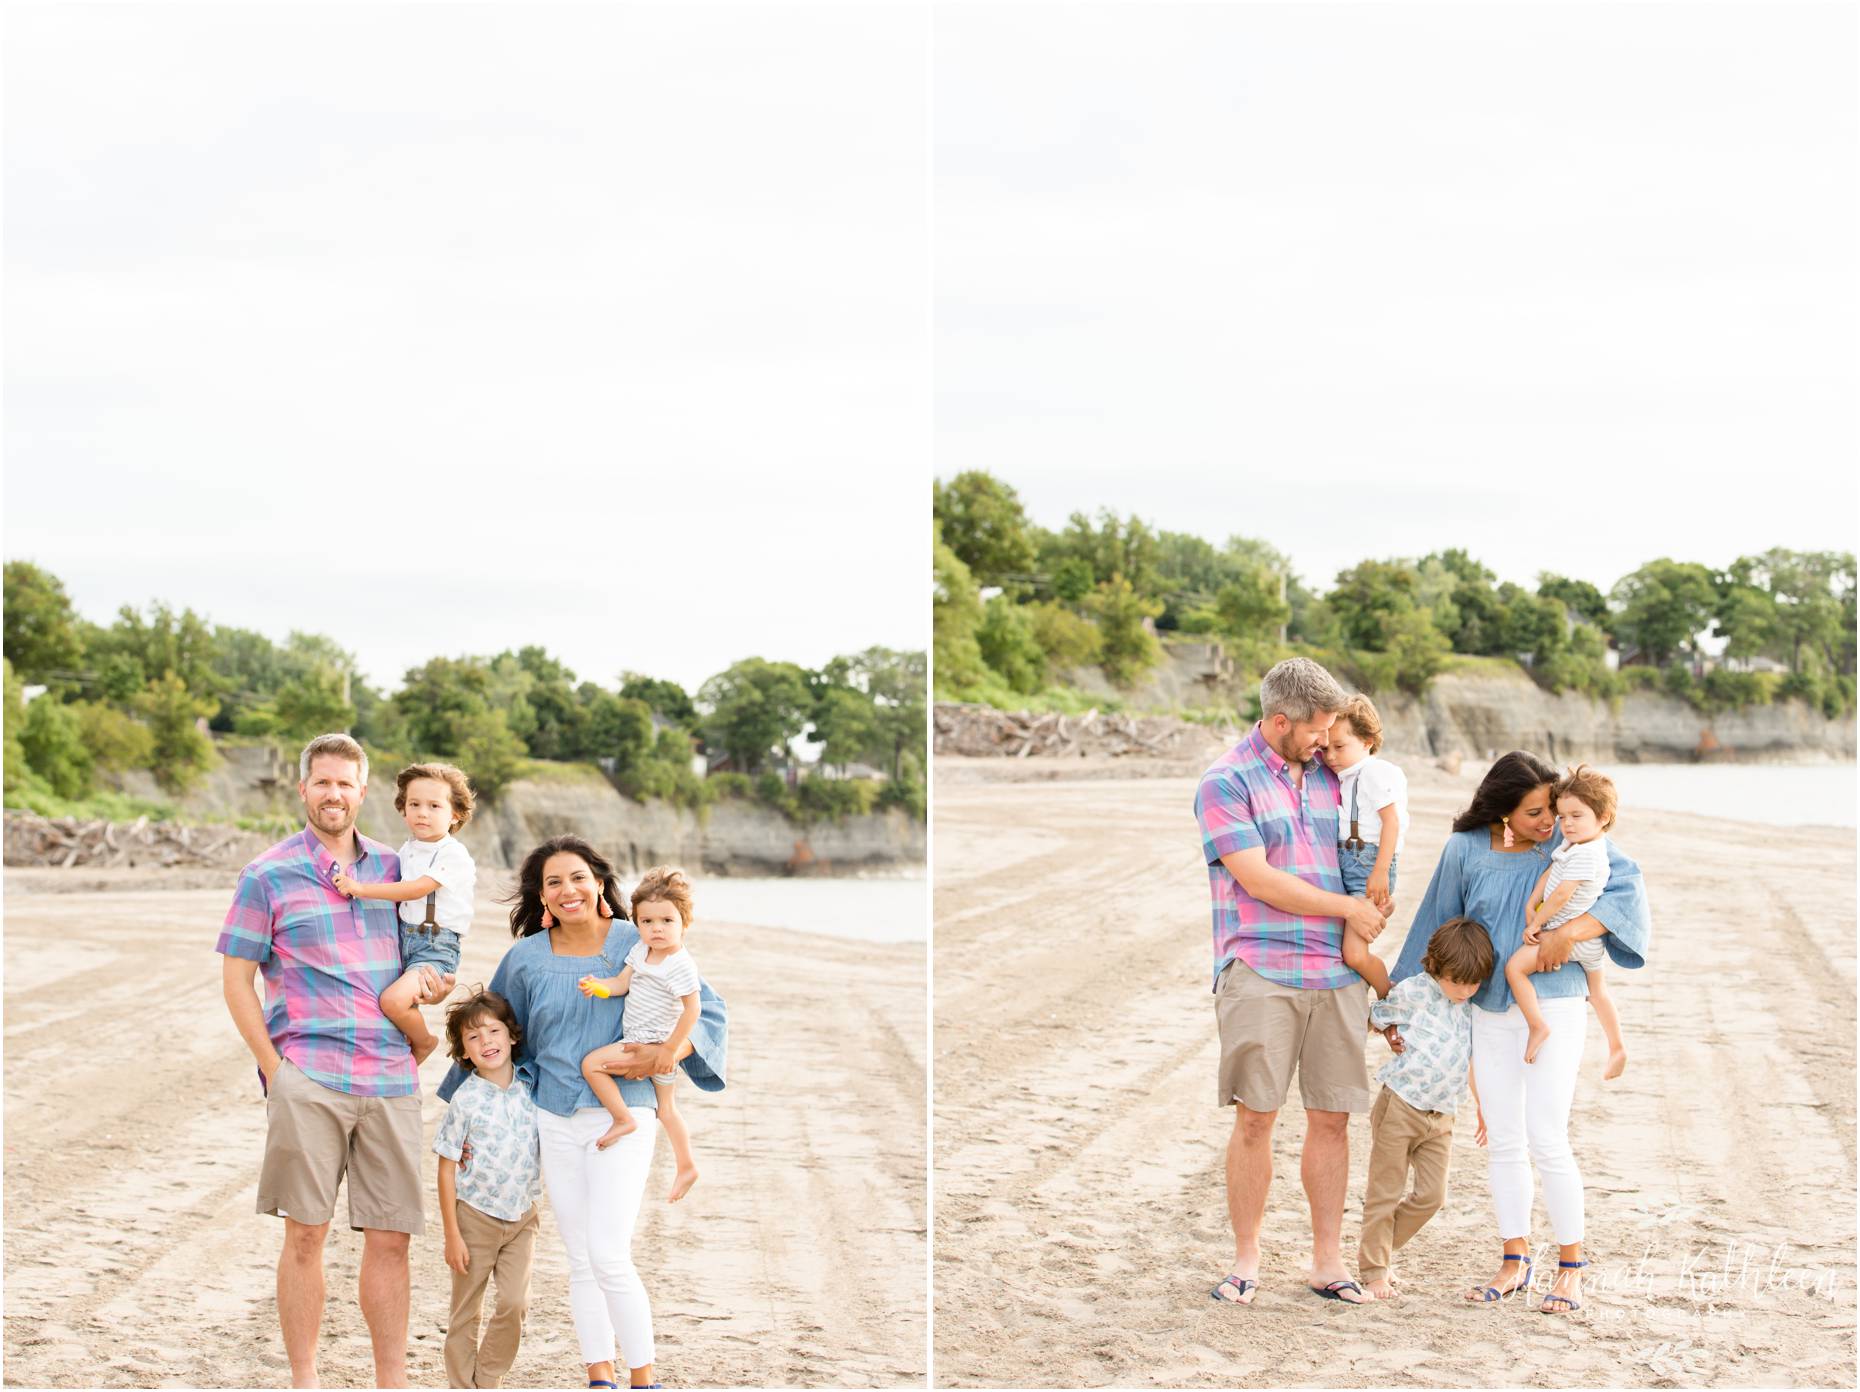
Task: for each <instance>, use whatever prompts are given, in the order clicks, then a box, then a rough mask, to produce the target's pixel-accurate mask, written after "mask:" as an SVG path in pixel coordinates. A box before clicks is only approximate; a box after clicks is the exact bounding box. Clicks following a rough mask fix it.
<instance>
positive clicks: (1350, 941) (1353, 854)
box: [1324, 696, 1408, 999]
mask: <svg viewBox="0 0 1860 1392" xmlns="http://www.w3.org/2000/svg"><path fill="white" fill-rule="evenodd" d="M1328 738H1329V743H1328V744H1327V745H1326V746H1325V749H1324V762H1325V763H1326V764H1327V765H1329V766H1330V771H1331V772H1332V773H1334V774H1336V775H1337V788H1338V794H1339V796H1340V797H1341V798H1342V802H1341V804H1340V806H1339V807H1338V811H1337V868H1338V869H1339V870H1341V871H1342V872H1343V892H1344V893H1345V894H1349V895H1352V896H1355V897H1359V898H1364V899H1369V900H1372V901H1373V902H1374V903H1376V904H1377V905H1378V906H1380V907H1381V908H1383V909H1384V910H1386V909H1388V908H1389V907H1390V905H1391V904H1392V903H1393V902H1394V896H1395V863H1396V861H1397V860H1398V859H1399V858H1400V855H1401V841H1402V837H1403V836H1404V835H1406V834H1407V831H1408V778H1407V775H1405V774H1404V773H1403V772H1402V771H1401V770H1400V769H1398V768H1396V767H1395V765H1393V764H1391V763H1390V762H1389V761H1388V760H1387V759H1384V758H1380V757H1378V755H1377V751H1378V750H1380V749H1381V748H1382V717H1381V716H1379V715H1377V714H1376V708H1375V706H1374V704H1372V703H1371V701H1370V699H1369V698H1368V697H1367V696H1352V697H1351V698H1350V699H1349V702H1348V703H1347V704H1346V705H1345V706H1344V708H1343V709H1342V710H1340V711H1338V712H1337V719H1336V720H1335V721H1334V722H1332V724H1331V727H1330V733H1329V737H1328ZM1343 961H1344V965H1345V966H1347V967H1349V968H1350V969H1351V970H1352V971H1354V972H1355V973H1356V974H1357V975H1359V976H1361V977H1362V978H1363V979H1364V980H1365V981H1367V982H1368V983H1369V984H1370V985H1371V986H1373V987H1375V990H1376V996H1377V998H1378V999H1381V998H1383V997H1386V996H1387V995H1388V993H1389V972H1388V968H1387V967H1385V966H1383V965H1382V959H1381V958H1379V957H1377V956H1376V955H1375V954H1374V953H1373V952H1371V951H1370V950H1369V944H1368V943H1367V942H1365V941H1364V940H1363V939H1361V938H1359V937H1357V936H1356V935H1355V934H1354V933H1352V932H1351V931H1350V930H1349V929H1348V928H1347V927H1346V928H1345V929H1344V931H1343Z"/></svg>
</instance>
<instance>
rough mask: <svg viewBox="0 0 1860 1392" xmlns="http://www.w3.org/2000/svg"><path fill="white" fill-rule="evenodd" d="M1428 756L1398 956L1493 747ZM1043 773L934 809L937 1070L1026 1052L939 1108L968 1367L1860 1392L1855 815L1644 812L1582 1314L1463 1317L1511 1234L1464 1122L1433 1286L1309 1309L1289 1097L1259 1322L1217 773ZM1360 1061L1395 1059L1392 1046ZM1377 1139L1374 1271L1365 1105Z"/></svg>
mask: <svg viewBox="0 0 1860 1392" xmlns="http://www.w3.org/2000/svg"><path fill="white" fill-rule="evenodd" d="M966 762H968V763H970V764H973V763H976V762H980V761H974V760H971V761H966ZM986 762H989V763H994V764H1001V763H1004V762H1012V763H1017V764H1020V765H1022V766H1023V769H1024V766H1025V765H1026V764H1028V763H1031V762H1032V760H1031V759H1028V760H1014V761H1003V760H999V759H993V760H988V761H986ZM1068 762H1085V761H1076V760H1075V761H1068ZM1398 762H1399V760H1398ZM1404 767H1405V768H1406V771H1407V772H1408V773H1409V775H1410V807H1411V813H1412V826H1411V829H1410V832H1409V836H1408V840H1407V844H1406V846H1405V848H1404V851H1403V855H1402V865H1401V875H1400V883H1399V885H1398V888H1397V892H1396V900H1397V912H1396V916H1395V918H1394V919H1392V920H1391V923H1390V927H1389V929H1388V931H1387V932H1385V933H1384V934H1383V935H1382V937H1381V938H1380V939H1378V941H1377V943H1376V944H1375V951H1376V952H1377V955H1378V956H1380V957H1381V958H1382V959H1383V960H1384V961H1385V962H1387V961H1392V960H1393V959H1394V956H1395V954H1396V953H1397V952H1398V951H1399V949H1400V946H1401V943H1402V940H1403V938H1404V937H1405V935H1406V933H1407V931H1408V928H1409V926H1410V923H1411V921H1412V918H1413V912H1414V908H1415V907H1416V906H1417V905H1418V904H1419V902H1420V900H1421V897H1422V893H1423V891H1424V889H1425V887H1426V884H1427V881H1428V879H1429V877H1430V875H1431V872H1432V869H1433V866H1434V863H1435V861H1436V859H1437V857H1438V855H1439V851H1440V847H1441V845H1442V843H1443V842H1444V839H1445V834H1446V826H1447V822H1448V820H1449V819H1450V817H1451V815H1452V814H1453V813H1454V812H1455V811H1457V810H1458V809H1459V808H1460V807H1463V806H1464V805H1465V803H1466V800H1467V798H1468V797H1469V796H1470V794H1471V791H1472V788H1473V787H1474V786H1475V783H1476V774H1475V772H1474V771H1473V769H1472V768H1471V767H1470V766H1466V767H1463V769H1462V772H1461V774H1460V775H1459V776H1457V777H1456V776H1453V775H1449V774H1447V773H1445V772H1444V771H1442V770H1440V769H1437V768H1430V767H1416V766H1413V765H1405V766H1404ZM940 770H941V761H939V771H940ZM1043 772H1045V771H1043V770H1039V769H1035V770H1032V771H1026V772H1024V773H1022V774H1021V776H1017V777H1008V778H987V777H983V776H970V777H968V778H961V777H959V778H957V779H955V780H952V781H950V782H947V783H943V782H939V785H938V797H937V799H936V803H935V808H934V811H935V819H934V821H935V830H934V835H933V845H934V847H935V849H936V860H937V863H936V871H935V873H936V883H937V891H938V893H937V920H936V943H937V953H936V997H937V1017H938V1031H937V1039H936V1051H937V1058H938V1061H939V1063H947V1065H948V1066H951V1067H956V1066H959V1065H960V1060H962V1059H965V1058H977V1057H981V1058H989V1059H994V1060H997V1061H998V1067H997V1070H996V1073H997V1077H998V1079H999V1081H998V1085H995V1086H991V1087H990V1088H988V1089H977V1090H973V1091H970V1092H965V1093H956V1092H954V1091H951V1090H943V1091H941V1092H939V1094H938V1096H937V1099H936V1128H935V1140H936V1167H937V1168H936V1185H937V1198H936V1215H937V1235H936V1249H935V1250H936V1257H935V1261H936V1268H937V1302H938V1303H937V1323H936V1344H937V1367H938V1381H939V1382H940V1383H942V1384H944V1385H949V1386H977V1387H981V1386H1004V1385H1006V1386H1012V1385H1028V1384H1030V1383H1031V1384H1038V1385H1060V1386H1065V1385H1075V1386H1084V1387H1095V1386H1115V1385H1132V1384H1135V1385H1163V1386H1190V1387H1192V1386H1244V1387H1272V1386H1313V1387H1324V1386H1331V1387H1374V1386H1437V1387H1460V1386H1466V1387H1479V1386H1491V1385H1493V1384H1494V1382H1496V1383H1498V1384H1499V1385H1526V1386H1566V1385H1569V1386H1595V1387H1603V1386H1613V1385H1619V1384H1621V1383H1622V1382H1623V1381H1632V1382H1633V1383H1635V1384H1637V1385H1648V1386H1661V1385H1664V1386H1674V1385H1680V1386H1683V1385H1714V1386H1733V1385H1735V1386H1749V1385H1769V1386H1776V1385H1797V1386H1805V1385H1806V1386H1829V1387H1846V1386H1851V1385H1852V1384H1853V1378H1854V1372H1855V1364H1854V1294H1855V1292H1854V1269H1853V1260H1852V1246H1853V1238H1854V1231H1853V1228H1852V1216H1851V1215H1852V1199H1853V1187H1854V1168H1855V1157H1854V1091H1853V1079H1854V1016H1853V982H1854V901H1853V893H1852V886H1853V880H1854V845H1855V843H1854V833H1853V829H1852V828H1846V827H1842V828H1830V829H1805V828H1783V827H1776V826H1771V825H1767V824H1758V823H1735V822H1728V821H1725V820H1723V819H1718V818H1713V817H1707V816H1698V815H1695V814H1687V813H1666V812H1656V811H1652V810H1649V809H1644V808H1634V807H1631V806H1630V807H1628V808H1627V809H1626V810H1625V811H1624V812H1623V813H1622V816H1621V824H1620V827H1619V837H1620V843H1621V846H1622V848H1623V850H1624V851H1625V852H1626V853H1628V854H1629V855H1632V856H1634V857H1635V858H1636V859H1637V860H1639V861H1640V863H1641V865H1642V867H1643V871H1644V872H1645V874H1646V877H1647V882H1648V893H1649V897H1650V899H1651V901H1652V904H1653V910H1654V923H1655V929H1654V939H1653V944H1652V950H1651V954H1650V958H1649V963H1648V966H1647V968H1645V969H1643V970H1641V971H1638V972H1630V971H1623V970H1619V969H1617V970H1613V971H1611V973H1610V977H1609V979H1610V983H1611V989H1612V990H1613V992H1614V994H1615V996H1616V999H1617V1002H1618V1006H1619V1009H1620V1011H1621V1016H1622V1024H1623V1028H1624V1031H1625V1033H1626V1037H1627V1045H1628V1049H1629V1055H1630V1058H1629V1064H1628V1069H1627V1072H1626V1074H1625V1075H1623V1077H1622V1078H1620V1079H1618V1080H1616V1081H1614V1082H1611V1083H1608V1084H1606V1085H1604V1084H1603V1083H1602V1082H1601V1077H1600V1074H1601V1063H1602V1058H1603V1050H1602V1047H1601V1034H1600V1028H1599V1026H1598V1025H1596V1024H1595V1023H1594V1020H1593V1015H1592V1014H1591V1016H1590V1019H1589V1022H1588V1026H1587V1028H1588V1035H1587V1039H1586V1048H1585V1053H1584V1059H1583V1071H1582V1079H1581V1082H1580V1084H1579V1086H1578V1090H1577V1094H1576V1101H1575V1108H1574V1111H1573V1113H1572V1124H1571V1136H1572V1141H1573V1143H1574V1145H1575V1147H1576V1152H1577V1157H1578V1161H1579V1163H1580V1164H1581V1166H1582V1169H1583V1175H1584V1185H1585V1194H1586V1198H1587V1210H1588V1231H1587V1234H1586V1239H1587V1245H1588V1255H1589V1257H1590V1260H1591V1261H1592V1262H1593V1263H1594V1265H1593V1267H1592V1268H1591V1270H1590V1272H1589V1273H1588V1274H1589V1277H1590V1280H1589V1281H1588V1282H1587V1283H1586V1294H1585V1296H1584V1297H1583V1304H1584V1309H1583V1311H1582V1312H1581V1314H1580V1316H1578V1317H1577V1318H1575V1319H1572V1320H1556V1319H1548V1318H1543V1317H1540V1316H1538V1315H1537V1314H1536V1313H1535V1312H1534V1304H1533V1305H1526V1304H1523V1303H1521V1302H1516V1301H1511V1302H1505V1303H1504V1304H1503V1305H1500V1306H1492V1307H1472V1306H1467V1305H1464V1304H1462V1303H1461V1302H1460V1300H1459V1292H1460V1290H1461V1289H1462V1287H1463V1286H1464V1285H1465V1284H1467V1283H1469V1282H1470V1281H1472V1280H1474V1279H1475V1278H1476V1279H1478V1280H1479V1281H1480V1282H1481V1283H1483V1281H1484V1280H1485V1279H1489V1277H1490V1274H1491V1271H1492V1270H1493V1265H1494V1262H1495V1253H1496V1249H1497V1245H1498V1244H1497V1240H1496V1238H1495V1236H1494V1233H1493V1225H1492V1211H1491V1202H1490V1190H1489V1188H1488V1186H1487V1183H1486V1176H1485V1169H1486V1162H1487V1153H1486V1151H1485V1150H1484V1149H1482V1148H1480V1147H1477V1146H1475V1145H1474V1144H1473V1141H1472V1130H1473V1126H1472V1118H1471V1114H1470V1110H1469V1109H1467V1110H1463V1112H1462V1115H1461V1116H1460V1118H1459V1120H1458V1124H1457V1126H1456V1129H1455V1136H1454V1146H1453V1168H1452V1173H1451V1177H1450V1181H1449V1193H1448V1198H1447V1203H1446V1206H1445V1207H1444V1208H1443V1209H1442V1210H1441V1211H1440V1213H1438V1214H1437V1215H1436V1216H1435V1217H1434V1219H1433V1220H1432V1221H1431V1222H1430V1223H1429V1224H1428V1225H1427V1226H1426V1227H1425V1228H1424V1229H1423V1230H1422V1231H1421V1233H1420V1234H1418V1235H1417V1236H1416V1238H1415V1239H1414V1241H1413V1242H1412V1243H1411V1244H1410V1245H1409V1246H1408V1247H1406V1248H1404V1249H1403V1250H1402V1252H1401V1253H1400V1254H1399V1256H1398V1258H1397V1267H1398V1271H1399V1273H1400V1274H1401V1275H1402V1277H1403V1278H1404V1279H1405V1284H1406V1287H1407V1290H1406V1293H1405V1294H1404V1296H1403V1297H1402V1298H1401V1299H1400V1300H1397V1301H1390V1302H1386V1303H1380V1304H1376V1305H1371V1306H1368V1307H1366V1308H1355V1307H1342V1306H1338V1305H1333V1304H1329V1303H1327V1302H1321V1301H1319V1300H1318V1299H1317V1298H1316V1297H1313V1296H1309V1295H1306V1294H1305V1293H1304V1291H1303V1289H1302V1283H1303V1273H1304V1269H1305V1267H1304V1264H1305V1262H1306V1260H1307V1259H1308V1255H1309V1240H1310V1230H1309V1219H1308V1215H1307V1211H1306V1208H1305V1200H1304V1194H1303V1192H1302V1189H1301V1188H1300V1186H1299V1183H1298V1155H1299V1147H1300V1141H1301V1139H1302V1134H1303V1129H1304V1128H1303V1119H1302V1118H1301V1117H1300V1116H1299V1115H1298V1113H1299V1111H1300V1110H1301V1106H1300V1103H1299V1101H1298V1096H1297V1092H1296V1089H1295V1088H1294V1091H1293V1093H1292V1096H1291V1097H1290V1098H1289V1099H1288V1100H1287V1102H1286V1104H1285V1107H1284V1109H1283V1112H1284V1114H1283V1115H1282V1116H1281V1117H1280V1118H1279V1122H1278V1125H1277V1127H1276V1128H1275V1132H1274V1145H1273V1168H1274V1180H1273V1185H1272V1189H1271V1191H1270V1193H1269V1197H1268V1205H1267V1213H1266V1221H1265V1226H1264V1230H1263V1233H1262V1238H1263V1246H1264V1260H1263V1263H1262V1267H1261V1278H1262V1280H1261V1290H1260V1294H1259V1298H1258V1299H1257V1300H1256V1301H1255V1303H1254V1305H1253V1306H1251V1307H1249V1308H1244V1309H1242V1308H1235V1307H1232V1306H1218V1305H1216V1304H1215V1303H1214V1302H1212V1301H1211V1300H1209V1299H1208V1288H1209V1287H1210V1286H1211V1285H1213V1283H1214V1282H1215V1280H1216V1279H1218V1277H1219V1276H1220V1274H1221V1273H1222V1272H1223V1271H1225V1270H1227V1268H1228V1262H1229V1260H1230V1258H1231V1255H1232V1236H1231V1231H1230V1229H1229V1226H1228V1219H1227V1212H1226V1203H1225V1191H1224V1182H1223V1156H1224V1150H1225V1144H1226V1139H1227V1136H1228V1134H1229V1132H1230V1131H1231V1128H1232V1117H1231V1113H1230V1112H1228V1111H1227V1110H1226V1109H1224V1108H1221V1107H1219V1106H1217V1105H1216V1101H1215V1097H1214V1087H1213V1082H1214V1077H1215V1059H1216V1055H1217V1052H1218V1048H1217V1041H1216V1037H1215V1031H1214V1027H1213V1012H1212V1009H1211V1007H1210V1005H1209V999H1210V998H1209V996H1208V994H1207V986H1208V974H1207V973H1208V952H1209V947H1208V907H1207V879H1206V871H1205V868H1204V867H1203V866H1202V865H1201V858H1200V855H1199V853H1198V840H1197V834H1196V830H1195V824H1194V817H1193V811H1192V799H1193V793H1194V786H1195V781H1196V775H1197V774H1198V773H1199V772H1200V769H1199V768H1198V767H1197V768H1195V769H1193V770H1192V771H1188V772H1182V771H1176V772H1171V773H1167V774H1162V775H1158V776H1150V777H1136V778H1132V777H1117V776H1115V775H1112V776H1109V777H1102V778H1097V779H1087V778H1078V777H1073V778H1060V779H1048V778H1045V777H1041V776H1039V775H1040V774H1041V773H1043ZM1611 834H1613V833H1611ZM1138 901H1140V902H1141V904H1142V909H1141V912H1140V913H1136V914H1133V913H1132V912H1131V911H1130V909H1129V905H1130V904H1132V903H1133V902H1138ZM1107 1021H1109V1022H1113V1023H1114V1028H1106V1022H1107ZM1377 1049H1381V1050H1382V1052H1381V1055H1380V1056H1378V1054H1377V1053H1376V1052H1375V1051H1376V1050H1377ZM1365 1051H1366V1052H1365V1058H1366V1060H1367V1061H1368V1062H1369V1064H1370V1073H1371V1077H1372V1078H1373V1076H1374V1073H1375V1071H1376V1069H1378V1068H1379V1067H1380V1066H1381V1064H1382V1062H1383V1061H1384V1060H1385V1059H1386V1057H1387V1051H1386V1046H1383V1045H1382V1043H1381V1041H1380V1040H1379V1039H1376V1038H1374V1037H1373V1036H1372V1037H1370V1038H1369V1039H1367V1040H1366V1041H1365ZM1707 1081H1708V1082H1709V1091H1708V1090H1706V1086H1705V1084H1706V1083H1707ZM1350 1141H1351V1145H1350V1162H1351V1179H1350V1182H1349V1187H1348V1191H1347V1192H1348V1199H1347V1201H1346V1208H1345V1215H1344V1223H1343V1244H1344V1252H1345V1258H1346V1261H1347V1262H1348V1263H1349V1265H1350V1266H1351V1268H1352V1270H1353V1271H1354V1269H1355V1264H1356V1238H1357V1230H1358V1224H1359V1222H1360V1216H1361V1204H1362V1196H1363V1174H1364V1167H1365V1165H1366V1162H1367V1158H1368V1148H1369V1147H1368V1141H1369V1132H1368V1125H1367V1118H1356V1119H1353V1121H1352V1123H1351V1126H1350ZM1537 1213H1538V1217H1537V1219H1536V1222H1535V1228H1534V1245H1535V1246H1537V1247H1539V1248H1541V1247H1543V1246H1544V1245H1545V1244H1546V1243H1547V1241H1548V1239H1549V1230H1548V1227H1547V1223H1546V1220H1545V1219H1544V1217H1543V1215H1542V1208H1541V1202H1540V1203H1539V1205H1538V1209H1537ZM1829 1214H1832V1215H1833V1221H1832V1222H1831V1223H1830V1221H1829V1219H1828V1216H1827V1215H1829ZM1552 1250H1554V1249H1552ZM1552 1265H1553V1263H1552ZM1546 1284H1547V1281H1540V1282H1539V1290H1540V1291H1541V1289H1543V1288H1544V1286H1545V1285H1546ZM1830 1295H1832V1298H1830ZM1023 1350H1025V1352H1023Z"/></svg>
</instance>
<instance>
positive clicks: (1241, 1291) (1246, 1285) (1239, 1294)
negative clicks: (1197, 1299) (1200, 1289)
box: [1208, 1274, 1259, 1305]
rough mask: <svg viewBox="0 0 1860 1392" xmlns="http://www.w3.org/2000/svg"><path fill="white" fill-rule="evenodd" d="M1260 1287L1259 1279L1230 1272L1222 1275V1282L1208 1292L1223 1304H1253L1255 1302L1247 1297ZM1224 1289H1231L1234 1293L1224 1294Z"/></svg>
mask: <svg viewBox="0 0 1860 1392" xmlns="http://www.w3.org/2000/svg"><path fill="white" fill-rule="evenodd" d="M1258 1289H1259V1282H1258V1281H1253V1280H1249V1279H1247V1278H1246V1277H1245V1276H1235V1275H1232V1274H1229V1275H1226V1276H1223V1277H1221V1280H1220V1284H1219V1285H1217V1286H1215V1288H1214V1289H1213V1290H1211V1291H1209V1292H1208V1294H1209V1295H1211V1296H1213V1297H1214V1298H1215V1299H1216V1300H1218V1301H1220V1303H1221V1304H1223V1305H1251V1304H1252V1303H1253V1302H1252V1301H1251V1300H1249V1299H1247V1297H1248V1296H1249V1295H1251V1294H1252V1293H1253V1292H1254V1291H1256V1290H1258ZM1224 1290H1231V1291H1233V1294H1232V1295H1222V1294H1221V1292H1222V1291H1224Z"/></svg>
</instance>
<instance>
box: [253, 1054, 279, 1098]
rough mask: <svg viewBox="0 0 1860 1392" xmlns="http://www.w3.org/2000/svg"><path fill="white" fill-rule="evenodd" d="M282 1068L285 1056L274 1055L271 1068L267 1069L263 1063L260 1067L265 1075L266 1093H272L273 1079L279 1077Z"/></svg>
mask: <svg viewBox="0 0 1860 1392" xmlns="http://www.w3.org/2000/svg"><path fill="white" fill-rule="evenodd" d="M282 1067H284V1055H283V1054H273V1055H272V1056H271V1067H269V1068H266V1067H265V1066H264V1065H263V1064H262V1063H261V1064H260V1065H259V1069H260V1071H261V1072H263V1073H264V1075H265V1091H266V1093H270V1091H271V1082H272V1079H274V1078H276V1077H277V1076H278V1070H279V1069H280V1068H282Z"/></svg>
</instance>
